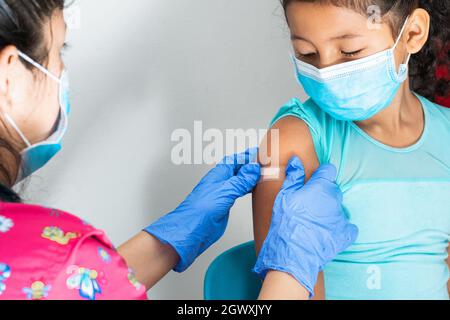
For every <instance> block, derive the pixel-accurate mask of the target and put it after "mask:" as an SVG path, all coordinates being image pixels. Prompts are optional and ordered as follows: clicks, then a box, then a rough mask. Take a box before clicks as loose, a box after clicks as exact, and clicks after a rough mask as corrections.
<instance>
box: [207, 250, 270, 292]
mask: <svg viewBox="0 0 450 320" xmlns="http://www.w3.org/2000/svg"><path fill="white" fill-rule="evenodd" d="M255 263H256V253H255V243H254V242H253V241H252V242H248V243H244V244H242V245H240V246H237V247H235V248H232V249H230V250H228V251H226V252H225V253H223V254H221V255H220V256H219V257H217V258H216V259H215V260H214V261H213V262H212V264H211V265H210V266H209V268H208V271H207V272H206V276H205V283H204V298H205V300H256V299H257V298H258V296H259V292H260V290H261V286H262V282H261V280H260V279H259V278H258V277H257V276H256V275H255V274H254V273H252V269H253V267H254V266H255Z"/></svg>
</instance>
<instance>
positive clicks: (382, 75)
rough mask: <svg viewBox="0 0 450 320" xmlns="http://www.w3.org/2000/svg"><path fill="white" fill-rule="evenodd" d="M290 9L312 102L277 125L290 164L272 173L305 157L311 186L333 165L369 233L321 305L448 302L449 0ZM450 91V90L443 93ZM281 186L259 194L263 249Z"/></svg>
mask: <svg viewBox="0 0 450 320" xmlns="http://www.w3.org/2000/svg"><path fill="white" fill-rule="evenodd" d="M282 5H283V7H284V9H285V12H286V18H287V22H288V25H289V28H290V31H291V39H292V44H293V48H294V54H293V62H294V65H295V71H296V76H297V78H298V80H299V82H300V84H301V85H302V86H303V88H304V89H305V91H306V93H307V94H308V95H309V96H310V99H309V100H307V101H306V102H304V103H302V102H301V101H299V100H298V99H292V100H291V101H290V102H289V103H288V104H286V105H285V106H284V107H282V108H281V110H280V111H279V113H278V114H277V115H276V117H275V118H274V120H273V121H272V130H277V131H278V134H279V141H280V145H279V152H280V159H279V164H275V163H271V164H269V165H268V167H271V166H272V167H283V166H285V165H286V163H287V160H288V159H289V158H290V157H292V156H293V155H298V156H299V157H301V159H302V160H303V162H304V163H305V166H306V170H307V177H309V176H310V175H311V172H313V171H314V170H315V169H316V168H317V167H318V166H319V164H322V163H332V164H334V165H335V166H336V167H337V169H338V178H337V182H338V184H339V186H340V187H341V189H342V191H343V193H344V209H345V212H346V214H347V215H348V217H349V219H350V221H351V222H353V223H354V224H356V225H357V226H358V228H359V230H360V235H359V237H358V239H357V240H356V243H355V244H354V245H353V246H351V247H350V248H349V249H348V250H347V251H345V252H344V253H342V254H340V255H339V256H338V257H337V258H336V259H335V260H334V261H333V262H332V263H331V264H329V265H328V266H327V267H326V268H325V270H324V277H323V276H322V277H321V280H320V281H319V283H318V285H317V287H316V293H317V297H318V298H328V299H448V298H449V295H448V287H447V286H448V280H449V269H448V261H446V260H447V258H448V252H447V250H448V242H449V234H450V196H449V195H450V148H449V147H448V144H447V143H448V141H450V110H449V109H445V108H443V107H442V106H440V105H437V104H436V103H434V102H433V101H434V98H435V96H436V94H437V92H438V88H437V80H436V78H435V75H436V64H437V60H438V53H440V52H442V50H443V48H444V47H445V45H446V43H448V38H449V30H450V26H449V12H448V1H447V0H434V1H419V0H401V1H399V0H397V1H387V0H355V1H344V0H328V1H327V0H322V1H320V0H317V1H314V0H283V1H282ZM447 63H448V60H447ZM447 68H448V65H447ZM448 89H449V85H448V80H447V81H443V82H442V81H441V83H440V84H439V92H448ZM270 137H271V135H270V134H269V135H268V137H267V140H268V142H269V147H268V148H267V149H268V150H271V146H270V144H271V138H270ZM271 169H274V168H271ZM282 171H283V170H281V171H280V172H282ZM281 180H282V179H280V180H279V181H266V182H264V183H261V184H260V185H258V187H257V188H256V190H255V191H254V225H255V240H256V246H257V251H259V248H260V246H261V244H262V242H263V240H264V238H265V236H266V233H267V230H268V229H269V226H270V221H271V215H272V209H271V208H272V205H273V200H274V198H275V196H276V194H277V192H278V190H279V188H280V185H281ZM317 228H320V226H317ZM303 230H306V229H303ZM298 232H301V231H298Z"/></svg>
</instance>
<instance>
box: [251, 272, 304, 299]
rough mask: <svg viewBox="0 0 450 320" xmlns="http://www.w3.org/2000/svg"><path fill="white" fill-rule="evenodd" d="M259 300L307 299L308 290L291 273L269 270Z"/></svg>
mask: <svg viewBox="0 0 450 320" xmlns="http://www.w3.org/2000/svg"><path fill="white" fill-rule="evenodd" d="M258 299H259V300H308V299H309V292H308V290H306V289H305V288H304V287H303V286H301V285H300V284H299V282H298V281H297V280H295V278H293V277H292V276H291V275H289V274H287V273H284V272H278V271H271V272H268V273H267V276H266V279H265V280H264V283H263V287H262V289H261V292H260V294H259V298H258Z"/></svg>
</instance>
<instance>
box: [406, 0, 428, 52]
mask: <svg viewBox="0 0 450 320" xmlns="http://www.w3.org/2000/svg"><path fill="white" fill-rule="evenodd" d="M410 19H411V22H412V23H411V24H410V26H409V28H408V31H407V33H408V38H407V43H406V46H407V49H408V52H409V53H411V54H416V53H418V52H420V51H421V50H422V48H423V47H424V46H425V44H426V43H427V41H428V38H429V35H430V25H431V18H430V15H429V13H428V12H427V11H426V10H424V9H421V8H419V9H416V10H415V11H414V12H413V13H412V14H411V18H410Z"/></svg>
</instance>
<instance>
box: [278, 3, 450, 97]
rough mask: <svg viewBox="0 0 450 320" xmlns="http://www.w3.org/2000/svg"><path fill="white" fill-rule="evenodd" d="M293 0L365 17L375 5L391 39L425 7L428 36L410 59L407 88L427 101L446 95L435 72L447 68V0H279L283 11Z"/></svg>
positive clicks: (446, 84) (447, 91)
mask: <svg viewBox="0 0 450 320" xmlns="http://www.w3.org/2000/svg"><path fill="white" fill-rule="evenodd" d="M293 2H310V3H318V4H331V5H335V6H338V7H345V8H349V9H353V10H355V11H356V12H358V13H361V14H365V15H367V16H368V17H369V15H370V14H371V13H370V12H368V9H369V7H370V6H378V8H380V11H381V17H382V19H383V20H384V21H385V22H387V23H388V25H389V26H390V27H391V29H392V32H393V38H394V39H395V38H397V37H398V35H399V34H400V30H401V28H402V26H403V24H404V21H405V20H406V18H407V17H408V16H409V15H410V14H412V12H413V11H414V10H415V9H417V8H423V9H425V10H426V11H427V12H428V13H429V14H430V16H431V28H430V36H429V39H428V42H427V44H426V45H425V47H424V48H423V49H422V50H421V51H420V52H419V53H417V54H415V55H413V56H412V58H411V62H410V79H411V89H412V90H413V91H415V92H416V93H418V94H420V95H422V96H423V97H425V98H427V99H429V100H430V101H435V99H436V96H441V97H445V96H448V95H450V88H449V81H448V78H447V79H438V77H437V75H436V73H437V67H438V65H441V67H443V68H445V67H446V68H447V70H448V69H449V59H448V57H449V51H448V50H449V46H448V43H449V34H450V23H449V17H450V14H449V8H450V3H449V0H428V1H427V0H353V1H352V0H281V4H282V6H283V8H284V10H286V9H287V7H288V5H289V4H291V3H293ZM444 50H446V51H447V52H444Z"/></svg>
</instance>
